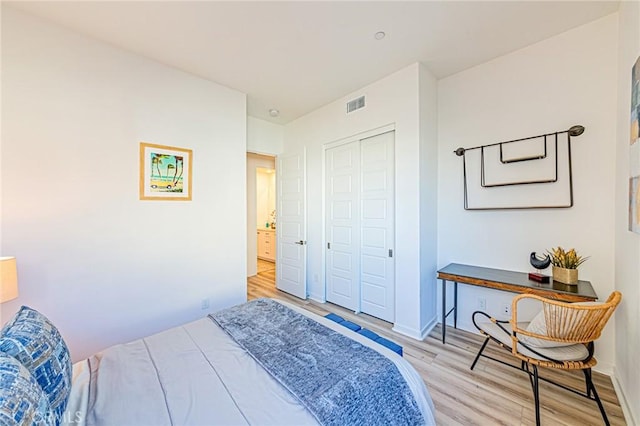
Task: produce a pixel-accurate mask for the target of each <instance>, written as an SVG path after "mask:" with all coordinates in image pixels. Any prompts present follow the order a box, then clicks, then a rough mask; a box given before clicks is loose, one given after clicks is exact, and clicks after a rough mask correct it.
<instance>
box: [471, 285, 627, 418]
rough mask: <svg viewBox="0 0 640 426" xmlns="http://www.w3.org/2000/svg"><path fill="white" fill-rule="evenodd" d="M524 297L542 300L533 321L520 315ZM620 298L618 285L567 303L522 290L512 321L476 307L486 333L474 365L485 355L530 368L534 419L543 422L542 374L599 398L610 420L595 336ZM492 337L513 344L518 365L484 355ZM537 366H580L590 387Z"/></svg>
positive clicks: (510, 346)
mask: <svg viewBox="0 0 640 426" xmlns="http://www.w3.org/2000/svg"><path fill="white" fill-rule="evenodd" d="M523 299H535V300H539V301H540V302H542V311H541V312H540V313H539V314H538V315H537V316H536V317H535V318H534V319H533V320H531V322H519V321H518V303H519V302H520V301H521V300H523ZM621 299H622V295H621V294H620V292H617V291H614V292H613V293H611V295H610V296H609V298H608V299H607V301H606V302H604V303H598V302H586V303H564V302H559V301H556V300H550V299H545V298H543V297H540V296H536V295H530V294H521V295H518V296H516V297H515V298H514V299H513V302H512V305H511V320H510V321H499V320H496V319H495V318H492V317H490V316H489V315H487V314H486V313H484V312H481V311H476V312H474V313H473V316H472V319H473V323H474V325H475V326H476V327H477V328H478V330H480V332H481V333H482V334H483V335H484V336H486V339H485V341H484V343H483V344H482V347H481V348H480V350H479V351H478V354H477V355H476V357H475V359H474V361H473V364H471V369H472V370H473V368H474V367H475V365H476V363H477V362H478V359H479V358H480V356H483V357H485V358H490V359H493V360H495V361H498V362H501V363H503V364H506V365H509V366H511V367H515V368H518V369H520V370H522V371H524V372H525V373H527V374H528V375H529V380H530V382H531V388H532V390H533V399H534V402H535V412H536V425H540V398H539V386H538V381H539V380H544V381H546V382H549V383H552V384H554V385H557V386H560V387H561V388H564V389H567V390H569V391H571V392H573V393H576V394H578V395H580V396H583V397H585V398H588V399H591V400H593V401H596V402H597V404H598V408H600V413H602V419H603V420H604V423H605V424H606V425H609V419H608V418H607V413H606V412H605V410H604V406H603V405H602V401H600V397H599V396H598V392H597V391H596V388H595V386H594V385H593V382H592V380H591V368H592V367H593V366H594V365H596V363H597V361H596V359H595V358H594V357H593V352H594V341H595V340H597V339H598V338H599V337H600V333H601V332H602V329H603V328H604V326H605V324H606V323H607V321H608V320H609V318H610V317H611V315H612V314H613V311H614V310H615V309H616V307H617V306H618V304H619V303H620V300H621ZM489 340H493V341H495V342H496V343H498V344H499V345H500V346H502V347H504V348H505V349H507V350H509V351H510V352H511V354H512V355H513V356H514V357H515V358H517V359H519V360H520V361H521V362H520V366H519V367H518V366H515V365H511V364H508V363H505V362H503V361H501V360H498V359H495V358H492V357H490V356H488V355H484V354H483V353H482V351H484V348H485V347H486V346H487V343H489ZM538 367H546V368H556V369H561V370H582V371H583V373H584V377H585V382H586V393H582V392H579V391H577V390H575V389H572V388H569V387H567V386H564V385H562V384H559V383H555V382H553V381H551V380H549V379H545V378H544V377H540V376H539V375H538Z"/></svg>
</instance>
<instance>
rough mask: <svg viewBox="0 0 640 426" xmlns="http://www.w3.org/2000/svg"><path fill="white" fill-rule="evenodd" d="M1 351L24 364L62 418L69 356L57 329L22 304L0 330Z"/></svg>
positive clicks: (56, 414)
mask: <svg viewBox="0 0 640 426" xmlns="http://www.w3.org/2000/svg"><path fill="white" fill-rule="evenodd" d="M0 351H2V352H5V353H7V354H9V355H11V356H13V357H14V358H16V359H17V360H18V361H20V362H21V363H22V365H24V367H25V368H26V369H27V370H29V372H30V373H31V375H32V376H33V377H34V378H35V379H36V381H37V382H38V384H39V385H40V387H41V388H42V390H43V391H44V394H45V395H46V396H47V397H48V398H49V406H50V407H51V411H52V413H53V414H54V415H55V416H56V419H57V420H58V421H59V420H60V419H62V416H63V413H64V410H65V408H66V407H67V399H68V397H69V391H70V389H71V374H72V370H71V357H70V355H69V349H68V348H67V345H66V344H65V342H64V340H63V339H62V336H61V335H60V332H59V331H58V329H57V328H56V327H55V326H54V325H53V324H52V323H51V321H49V320H48V319H47V318H46V317H45V316H44V315H42V314H41V313H40V312H38V311H36V310H34V309H31V308H29V307H27V306H23V307H22V308H21V309H20V311H18V313H17V314H16V315H15V316H14V317H13V319H12V320H11V321H10V322H9V323H8V324H7V325H6V326H5V327H4V328H3V329H2V331H1V332H0Z"/></svg>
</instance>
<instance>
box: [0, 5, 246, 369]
mask: <svg viewBox="0 0 640 426" xmlns="http://www.w3.org/2000/svg"><path fill="white" fill-rule="evenodd" d="M2 7H3V11H2V89H3V90H2V107H3V108H2V152H3V158H2V169H1V177H2V197H3V198H2V224H1V226H2V247H3V250H4V252H6V253H11V254H13V255H15V256H16V257H17V259H18V274H19V277H20V297H19V298H18V299H17V300H16V301H13V302H9V303H7V304H4V305H3V310H2V318H1V319H2V321H3V322H4V321H7V320H8V319H9V317H10V316H11V315H12V314H13V312H15V310H17V309H18V307H19V306H20V305H21V304H26V305H30V306H32V307H34V308H36V309H38V310H41V311H42V312H43V313H44V314H45V315H47V316H48V317H49V318H50V319H51V320H52V321H53V322H54V323H55V324H57V325H58V327H59V328H60V331H61V332H62V334H63V336H64V337H65V339H66V340H67V342H68V343H69V345H70V349H71V353H72V357H73V359H74V360H78V359H80V358H83V357H86V356H88V355H90V354H91V353H93V352H95V351H97V350H99V349H101V348H104V347H106V346H109V345H111V344H115V343H118V342H124V341H128V340H132V339H134V338H138V337H141V336H143V335H147V334H150V333H152V332H156V331H159V330H162V329H165V328H167V327H169V326H173V325H177V324H180V323H184V322H186V321H189V320H193V319H195V318H198V317H202V316H203V315H205V314H206V312H207V311H209V310H214V309H219V308H222V307H225V306H229V305H231V304H235V303H240V302H242V301H244V300H246V280H245V276H246V274H245V271H246V257H245V256H246V234H245V232H246V216H245V215H246V200H245V195H244V194H245V188H246V182H245V179H246V170H245V167H246V100H245V95H244V94H242V93H239V92H237V91H234V90H231V89H228V88H225V87H223V86H220V85H217V84H215V83H212V82H210V81H206V80H203V79H200V78H196V77H193V76H190V75H187V74H185V73H183V72H180V71H177V70H175V69H172V68H168V67H166V66H163V65H160V64H157V63H155V62H152V61H149V60H147V59H144V58H142V57H139V56H136V55H133V54H130V53H128V52H125V51H122V50H119V49H116V48H114V47H111V46H109V45H106V44H103V43H101V42H98V41H95V40H93V39H90V38H87V37H84V36H81V35H78V34H76V33H72V32H69V31H67V30H65V29H62V28H61V27H58V26H54V25H51V24H48V23H46V22H44V21H40V20H39V19H36V18H32V17H30V16H28V15H24V14H22V13H20V12H17V11H14V10H12V9H10V8H8V7H6V6H5V5H4V4H3V6H2ZM141 141H147V142H153V143H157V144H164V145H174V146H179V147H186V148H191V149H193V201H191V202H170V201H140V200H139V199H138V177H139V174H138V171H139V143H140V142H141ZM203 299H208V300H209V301H210V309H207V310H206V311H205V310H202V309H201V302H202V300H203Z"/></svg>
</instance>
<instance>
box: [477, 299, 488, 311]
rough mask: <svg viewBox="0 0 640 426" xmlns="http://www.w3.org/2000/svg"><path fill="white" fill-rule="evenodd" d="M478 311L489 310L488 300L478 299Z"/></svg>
mask: <svg viewBox="0 0 640 426" xmlns="http://www.w3.org/2000/svg"><path fill="white" fill-rule="evenodd" d="M478 309H480V310H483V311H486V310H487V299H484V298H482V297H479V298H478Z"/></svg>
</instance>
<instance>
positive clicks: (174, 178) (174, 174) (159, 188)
mask: <svg viewBox="0 0 640 426" xmlns="http://www.w3.org/2000/svg"><path fill="white" fill-rule="evenodd" d="M192 157H193V152H192V151H191V150H190V149H185V148H176V147H174V146H164V145H155V144H151V143H145V142H141V143H140V199H141V200H167V201H191V162H192Z"/></svg>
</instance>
